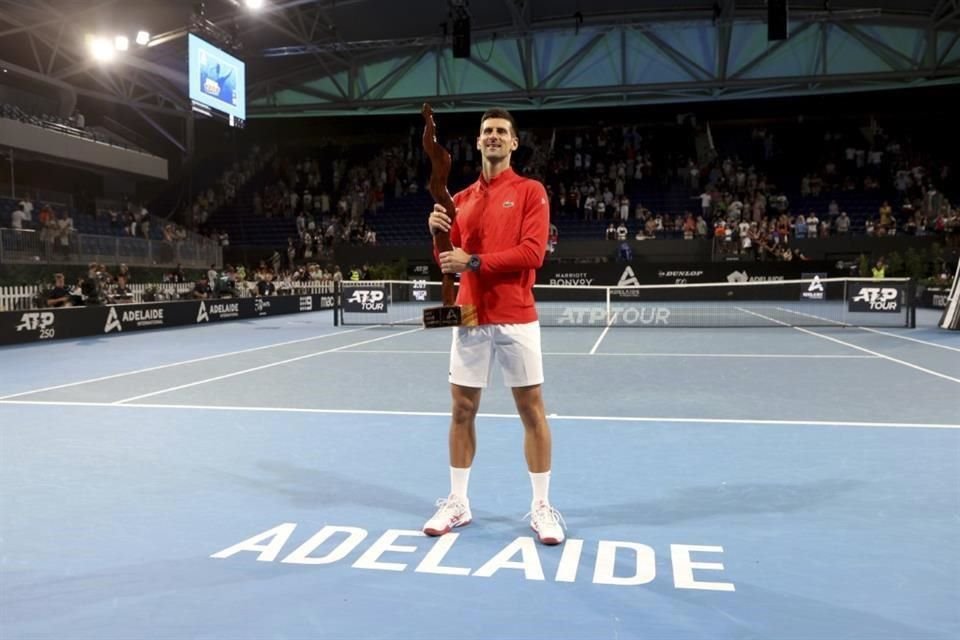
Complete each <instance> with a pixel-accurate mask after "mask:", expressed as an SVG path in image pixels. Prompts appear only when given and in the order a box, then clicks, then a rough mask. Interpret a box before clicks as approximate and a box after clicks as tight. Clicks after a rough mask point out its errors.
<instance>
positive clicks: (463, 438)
mask: <svg viewBox="0 0 960 640" xmlns="http://www.w3.org/2000/svg"><path fill="white" fill-rule="evenodd" d="M482 391H483V389H480V388H478V387H464V386H461V385H458V384H452V383H451V384H450V396H451V398H452V399H453V410H452V412H451V416H450V466H451V467H454V468H457V469H469V468H470V465H472V464H473V456H474V455H475V454H476V452H477V429H476V419H477V410H478V409H479V408H480V393H481V392H482ZM464 497H466V496H464Z"/></svg>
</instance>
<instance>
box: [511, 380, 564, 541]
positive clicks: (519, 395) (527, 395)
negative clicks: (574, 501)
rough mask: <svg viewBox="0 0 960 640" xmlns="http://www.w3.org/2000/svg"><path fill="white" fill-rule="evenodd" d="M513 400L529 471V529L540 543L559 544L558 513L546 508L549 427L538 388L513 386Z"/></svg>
mask: <svg viewBox="0 0 960 640" xmlns="http://www.w3.org/2000/svg"><path fill="white" fill-rule="evenodd" d="M513 399H514V401H515V402H516V405H517V412H518V413H519V414H520V420H521V422H523V431H524V435H523V452H524V455H525V456H526V458H527V468H528V469H529V470H530V484H531V487H532V489H533V500H532V502H531V506H530V526H531V527H532V528H533V530H534V531H535V532H536V533H537V537H538V538H539V539H540V542H542V543H543V544H560V543H561V542H563V540H564V538H565V535H564V533H563V526H562V520H561V518H560V513H559V512H558V511H557V510H556V509H554V508H553V507H552V506H551V505H550V454H551V445H552V443H551V438H550V426H549V425H548V424H547V415H546V410H545V409H544V407H543V394H542V393H541V386H540V385H539V384H537V385H531V386H528V387H514V388H513Z"/></svg>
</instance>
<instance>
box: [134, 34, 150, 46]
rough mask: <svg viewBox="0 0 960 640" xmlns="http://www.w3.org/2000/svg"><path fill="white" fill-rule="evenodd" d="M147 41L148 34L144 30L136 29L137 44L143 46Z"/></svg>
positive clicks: (148, 38)
mask: <svg viewBox="0 0 960 640" xmlns="http://www.w3.org/2000/svg"><path fill="white" fill-rule="evenodd" d="M148 42H150V34H149V33H148V32H146V31H138V32H137V44H138V45H140V46H141V47H143V46H146V44H147V43H148Z"/></svg>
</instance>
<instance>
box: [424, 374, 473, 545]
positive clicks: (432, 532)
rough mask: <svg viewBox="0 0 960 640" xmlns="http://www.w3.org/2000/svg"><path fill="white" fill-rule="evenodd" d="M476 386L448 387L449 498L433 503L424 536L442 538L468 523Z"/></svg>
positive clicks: (455, 385) (469, 519)
mask: <svg viewBox="0 0 960 640" xmlns="http://www.w3.org/2000/svg"><path fill="white" fill-rule="evenodd" d="M481 391H482V389H481V388H479V387H464V386H461V385H458V384H453V383H451V384H450V395H451V396H452V397H453V411H452V412H451V417H450V495H449V496H447V497H446V498H443V499H441V500H439V501H437V506H438V507H439V509H438V510H437V512H436V513H435V514H434V515H433V517H432V518H430V519H429V520H427V523H426V524H425V525H423V532H424V533H425V534H427V535H428V536H442V535H443V534H445V533H447V532H449V531H450V530H451V529H453V528H455V527H462V526H464V525H468V524H470V521H471V520H472V519H473V515H472V514H471V513H470V500H469V499H468V498H467V483H468V481H469V480H470V465H471V464H473V456H474V454H475V453H476V451H477V430H476V424H475V420H476V418H477V409H478V408H479V407H480V392H481Z"/></svg>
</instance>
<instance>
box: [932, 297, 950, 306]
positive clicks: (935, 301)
mask: <svg viewBox="0 0 960 640" xmlns="http://www.w3.org/2000/svg"><path fill="white" fill-rule="evenodd" d="M949 301H950V296H948V295H947V294H946V293H935V294H933V295H932V296H930V303H931V304H932V305H933V306H934V307H936V308H937V309H946V308H947V305H948V304H949Z"/></svg>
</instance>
